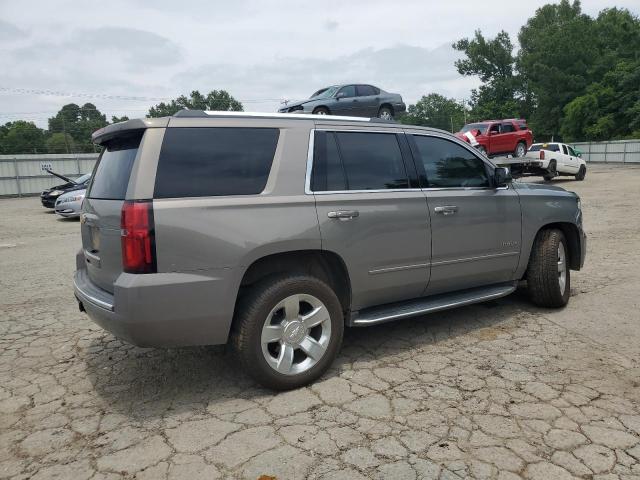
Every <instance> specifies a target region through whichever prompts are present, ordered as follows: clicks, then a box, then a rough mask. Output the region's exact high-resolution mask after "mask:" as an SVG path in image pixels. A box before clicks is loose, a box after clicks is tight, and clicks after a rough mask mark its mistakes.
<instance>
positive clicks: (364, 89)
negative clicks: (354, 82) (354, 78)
mask: <svg viewBox="0 0 640 480" xmlns="http://www.w3.org/2000/svg"><path fill="white" fill-rule="evenodd" d="M357 90H358V96H359V97H366V96H369V95H377V93H376V91H375V89H374V88H373V87H372V86H371V85H358V88H357Z"/></svg>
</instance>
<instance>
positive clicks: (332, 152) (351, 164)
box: [311, 132, 409, 192]
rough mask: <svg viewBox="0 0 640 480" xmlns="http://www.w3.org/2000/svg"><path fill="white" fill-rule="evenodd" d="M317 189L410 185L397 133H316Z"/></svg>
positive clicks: (314, 174) (314, 176)
mask: <svg viewBox="0 0 640 480" xmlns="http://www.w3.org/2000/svg"><path fill="white" fill-rule="evenodd" d="M311 186H312V189H313V191H314V192H322V191H340V190H386V189H401V188H409V180H408V177H407V171H406V169H405V166H404V161H403V158H402V151H401V150H400V145H399V144H398V139H397V136H396V134H395V133H368V132H367V133H364V132H326V133H325V132H316V135H315V140H314V163H313V171H312V179H311Z"/></svg>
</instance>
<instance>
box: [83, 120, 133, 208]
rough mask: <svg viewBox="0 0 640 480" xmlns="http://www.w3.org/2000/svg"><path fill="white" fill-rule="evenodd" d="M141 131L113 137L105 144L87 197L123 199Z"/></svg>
mask: <svg viewBox="0 0 640 480" xmlns="http://www.w3.org/2000/svg"><path fill="white" fill-rule="evenodd" d="M141 139H142V134H141V133H136V134H135V135H133V136H131V135H129V136H126V137H123V138H115V139H113V140H111V141H110V142H108V143H107V144H106V145H105V149H104V150H103V151H102V155H101V156H100V160H98V163H97V165H96V168H95V171H94V174H93V180H92V181H91V185H90V186H89V198H96V199H105V200H124V198H125V195H126V193H127V186H128V185H129V177H130V176H131V168H132V167H133V161H134V160H135V158H136V154H137V153H138V147H139V145H140V140H141Z"/></svg>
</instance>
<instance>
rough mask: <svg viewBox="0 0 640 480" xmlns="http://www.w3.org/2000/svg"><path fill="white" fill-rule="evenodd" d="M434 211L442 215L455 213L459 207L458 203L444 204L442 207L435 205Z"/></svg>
mask: <svg viewBox="0 0 640 480" xmlns="http://www.w3.org/2000/svg"><path fill="white" fill-rule="evenodd" d="M433 211H434V212H436V213H441V214H442V215H453V214H454V213H456V212H457V211H458V207H457V206H456V205H443V206H442V207H435V208H434V209H433Z"/></svg>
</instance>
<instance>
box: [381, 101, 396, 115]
mask: <svg viewBox="0 0 640 480" xmlns="http://www.w3.org/2000/svg"><path fill="white" fill-rule="evenodd" d="M383 108H388V109H389V110H391V115H392V116H394V117H395V115H396V112H395V110H394V108H393V105H391V104H390V103H389V102H384V103H382V104H380V107H378V113H380V110H382V109H383Z"/></svg>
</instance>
